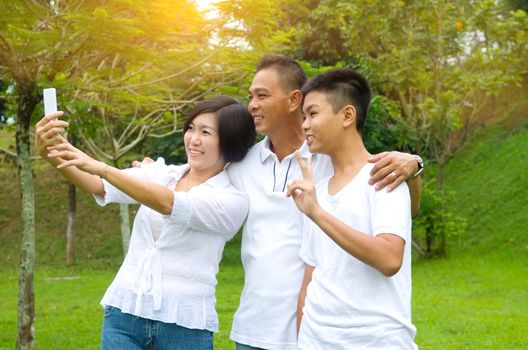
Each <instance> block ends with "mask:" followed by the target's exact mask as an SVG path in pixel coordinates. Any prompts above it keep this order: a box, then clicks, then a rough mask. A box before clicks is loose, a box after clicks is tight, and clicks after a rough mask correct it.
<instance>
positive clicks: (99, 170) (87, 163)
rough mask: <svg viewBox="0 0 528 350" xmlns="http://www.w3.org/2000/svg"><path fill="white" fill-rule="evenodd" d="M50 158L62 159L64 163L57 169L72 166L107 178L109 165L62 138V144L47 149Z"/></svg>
mask: <svg viewBox="0 0 528 350" xmlns="http://www.w3.org/2000/svg"><path fill="white" fill-rule="evenodd" d="M47 149H48V151H49V153H48V155H47V156H48V157H49V158H61V159H63V162H62V163H61V164H59V165H58V166H57V169H62V168H66V167H70V166H75V167H77V168H78V169H80V170H82V171H84V172H86V173H89V174H92V175H98V176H100V177H105V172H106V170H107V167H108V165H106V164H105V163H103V162H100V161H98V160H95V159H93V158H92V157H90V156H89V155H87V154H86V153H84V152H82V151H81V150H79V149H77V148H75V147H73V145H72V144H71V143H69V142H68V141H67V140H66V139H65V138H63V137H61V141H60V143H58V144H56V145H54V146H49V147H47Z"/></svg>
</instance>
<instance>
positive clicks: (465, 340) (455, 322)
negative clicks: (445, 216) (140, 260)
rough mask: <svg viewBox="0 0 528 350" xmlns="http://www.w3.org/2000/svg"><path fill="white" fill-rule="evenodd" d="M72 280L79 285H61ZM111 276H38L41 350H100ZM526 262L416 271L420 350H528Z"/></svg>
mask: <svg viewBox="0 0 528 350" xmlns="http://www.w3.org/2000/svg"><path fill="white" fill-rule="evenodd" d="M16 275H17V272H16V271H9V272H7V271H4V272H0V279H1V280H2V281H3V282H4V285H3V288H2V289H0V309H1V310H4V311H3V312H2V313H0V349H2V350H3V349H14V346H15V339H16V327H15V324H16V300H17V283H18V282H17V276H16ZM65 276H74V277H78V279H74V280H57V279H54V278H56V277H65ZM113 276H114V272H112V271H108V270H90V271H83V272H80V273H78V272H75V271H73V270H68V269H63V270H53V271H50V270H40V271H37V274H36V276H35V289H36V320H35V328H36V339H37V343H36V344H37V348H38V349H65V350H66V349H97V348H98V346H99V341H100V332H101V321H102V308H101V307H100V306H99V300H100V299H101V297H102V294H103V293H104V291H105V289H106V287H107V286H108V284H109V283H110V281H111V280H112V278H113ZM526 276H528V259H527V258H526V256H524V257H519V258H518V259H512V258H511V257H510V256H508V255H507V254H504V253H503V254H495V255H489V256H471V255H466V256H462V257H456V258H450V259H441V260H434V261H428V262H420V263H415V264H414V266H413V305H412V309H413V322H414V324H415V325H416V327H417V329H418V332H417V338H416V342H417V344H418V346H419V347H420V349H423V350H437V349H446V350H451V349H452V350H459V349H475V350H477V349H490V350H491V349H509V350H513V349H528V288H526V287H527V285H526V283H527V282H526ZM218 281H219V285H218V292H217V299H218V304H217V311H218V313H219V317H220V332H219V333H217V334H215V348H216V349H220V350H223V349H233V343H232V342H230V341H229V331H230V329H231V321H232V316H233V313H234V311H235V309H236V306H237V305H238V298H239V295H240V291H241V289H242V284H243V272H242V269H241V267H240V266H231V265H226V266H222V269H221V272H220V274H219V276H218Z"/></svg>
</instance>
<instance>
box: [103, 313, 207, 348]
mask: <svg viewBox="0 0 528 350" xmlns="http://www.w3.org/2000/svg"><path fill="white" fill-rule="evenodd" d="M101 349H102V350H140V349H141V350H167V349H170V350H212V349H213V332H210V331H208V330H206V329H189V328H185V327H181V326H178V325H177V324H175V323H164V322H161V321H154V320H149V319H146V318H142V317H138V316H134V315H130V314H126V313H123V312H121V310H119V309H118V308H115V307H112V306H107V307H105V311H104V320H103V335H102V340H101Z"/></svg>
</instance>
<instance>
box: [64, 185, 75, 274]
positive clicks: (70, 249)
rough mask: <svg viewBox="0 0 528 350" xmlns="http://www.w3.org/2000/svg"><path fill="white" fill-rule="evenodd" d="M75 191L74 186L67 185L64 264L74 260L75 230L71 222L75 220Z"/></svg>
mask: <svg viewBox="0 0 528 350" xmlns="http://www.w3.org/2000/svg"><path fill="white" fill-rule="evenodd" d="M75 204H76V192H75V186H74V185H72V184H69V185H68V224H67V226H66V264H68V265H71V264H73V263H74V261H75V239H74V237H75V231H74V230H73V224H74V222H75V211H76V205H75Z"/></svg>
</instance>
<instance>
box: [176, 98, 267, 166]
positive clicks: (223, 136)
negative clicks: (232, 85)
mask: <svg viewBox="0 0 528 350" xmlns="http://www.w3.org/2000/svg"><path fill="white" fill-rule="evenodd" d="M204 113H213V114H214V115H215V116H216V120H217V121H218V138H219V143H220V153H221V154H222V155H223V157H224V161H225V162H226V163H227V162H238V161H241V160H242V159H243V158H244V157H245V155H246V154H247V152H248V151H249V148H250V147H251V146H253V144H254V143H255V138H256V136H257V133H256V131H255V123H254V122H253V118H252V117H251V114H250V113H249V111H248V109H247V106H245V105H244V104H242V103H241V102H240V101H238V100H236V99H234V98H232V97H229V96H216V97H213V98H210V99H207V100H204V101H201V102H198V103H197V104H196V106H195V107H194V108H193V109H192V110H191V112H190V113H189V116H188V117H187V120H186V121H185V124H184V126H183V132H184V133H185V132H186V131H187V130H188V129H189V127H190V125H191V123H192V121H193V120H194V118H196V117H197V116H199V115H200V114H204Z"/></svg>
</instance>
